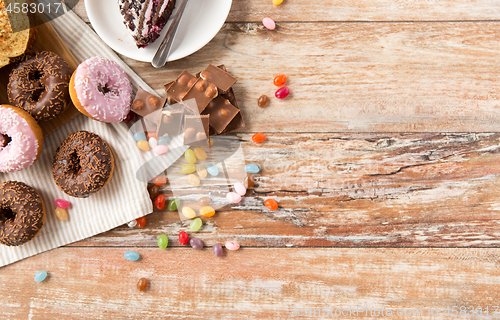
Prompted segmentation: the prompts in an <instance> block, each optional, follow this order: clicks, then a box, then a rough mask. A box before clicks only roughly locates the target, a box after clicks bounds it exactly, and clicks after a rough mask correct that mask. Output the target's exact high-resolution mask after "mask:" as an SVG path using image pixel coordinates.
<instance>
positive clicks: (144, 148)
mask: <svg viewBox="0 0 500 320" xmlns="http://www.w3.org/2000/svg"><path fill="white" fill-rule="evenodd" d="M137 148H139V149H141V150H142V151H149V150H151V148H150V147H149V143H148V142H147V141H146V140H141V141H139V142H137Z"/></svg>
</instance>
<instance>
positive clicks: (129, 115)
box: [123, 111, 135, 123]
mask: <svg viewBox="0 0 500 320" xmlns="http://www.w3.org/2000/svg"><path fill="white" fill-rule="evenodd" d="M134 116H135V114H134V113H133V112H132V111H131V112H129V113H128V114H127V117H126V118H125V119H123V122H125V123H127V122H130V121H132V120H134Z"/></svg>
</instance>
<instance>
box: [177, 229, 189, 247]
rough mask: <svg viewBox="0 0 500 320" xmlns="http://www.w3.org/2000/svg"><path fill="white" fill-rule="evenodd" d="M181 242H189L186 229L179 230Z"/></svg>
mask: <svg viewBox="0 0 500 320" xmlns="http://www.w3.org/2000/svg"><path fill="white" fill-rule="evenodd" d="M179 242H180V243H181V245H183V246H185V245H186V244H187V243H188V242H189V236H188V234H187V233H186V232H185V231H181V232H179Z"/></svg>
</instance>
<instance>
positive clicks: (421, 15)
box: [74, 0, 500, 22]
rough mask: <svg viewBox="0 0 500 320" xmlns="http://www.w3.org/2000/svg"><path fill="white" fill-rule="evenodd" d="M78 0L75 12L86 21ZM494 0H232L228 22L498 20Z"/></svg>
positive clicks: (497, 5) (496, 6)
mask: <svg viewBox="0 0 500 320" xmlns="http://www.w3.org/2000/svg"><path fill="white" fill-rule="evenodd" d="M83 3H84V0H80V2H79V4H78V5H77V7H76V8H75V9H74V10H75V12H76V13H77V14H78V15H79V16H81V17H82V18H83V19H84V20H85V21H88V18H87V15H86V13H85V7H84V5H83ZM499 8H500V2H499V1H498V0H471V1H468V0H439V1H412V0H403V1H397V2H394V1H390V0H360V1H346V0H323V1H305V0H285V1H284V2H283V4H282V5H280V6H278V7H276V6H273V5H272V2H271V1H270V0H234V1H233V5H232V7H231V12H230V14H229V17H228V20H227V21H228V22H257V21H261V20H262V18H263V17H266V16H270V17H272V18H274V19H275V20H277V21H309V22H310V21H437V20H439V21H445V20H454V21H458V20H498V17H499V16H500V9H499Z"/></svg>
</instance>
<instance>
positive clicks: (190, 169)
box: [181, 164, 196, 174]
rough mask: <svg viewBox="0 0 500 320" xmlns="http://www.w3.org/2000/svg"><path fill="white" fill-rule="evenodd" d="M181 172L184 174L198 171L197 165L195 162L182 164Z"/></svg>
mask: <svg viewBox="0 0 500 320" xmlns="http://www.w3.org/2000/svg"><path fill="white" fill-rule="evenodd" d="M181 172H182V173H184V174H190V173H193V172H196V166H195V165H194V164H185V165H183V166H182V168H181Z"/></svg>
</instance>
